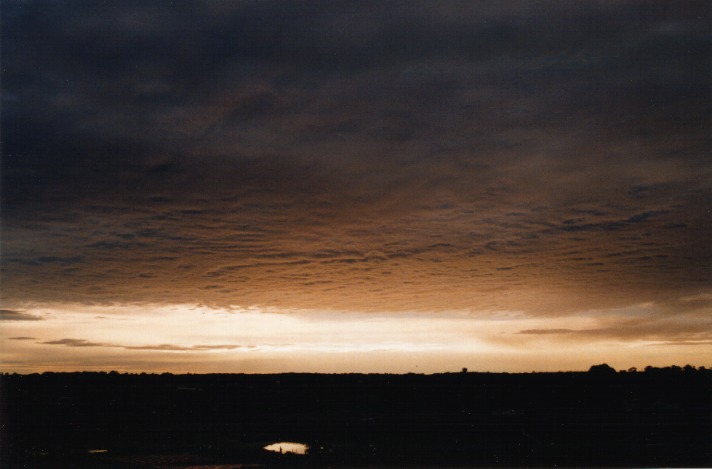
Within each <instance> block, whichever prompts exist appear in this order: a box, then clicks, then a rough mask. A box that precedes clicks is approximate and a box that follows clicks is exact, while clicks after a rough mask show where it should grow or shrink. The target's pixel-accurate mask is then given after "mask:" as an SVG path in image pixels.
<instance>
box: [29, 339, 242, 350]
mask: <svg viewBox="0 0 712 469" xmlns="http://www.w3.org/2000/svg"><path fill="white" fill-rule="evenodd" d="M40 343H41V344H42V345H64V346H66V347H106V348H121V349H125V350H148V351H167V352H204V351H211V350H235V349H238V348H241V347H242V346H240V345H230V344H218V345H191V346H181V345H174V344H158V345H121V344H114V343H105V342H91V341H88V340H84V339H59V340H50V341H46V342H40Z"/></svg>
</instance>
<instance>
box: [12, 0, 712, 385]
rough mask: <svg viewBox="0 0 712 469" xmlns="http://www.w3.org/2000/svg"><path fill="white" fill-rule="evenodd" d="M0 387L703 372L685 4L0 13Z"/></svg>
mask: <svg viewBox="0 0 712 469" xmlns="http://www.w3.org/2000/svg"><path fill="white" fill-rule="evenodd" d="M1 13H2V33H1V34H2V82H1V86H2V107H1V111H2V116H1V117H2V120H1V125H2V129H1V130H2V160H1V163H2V168H1V169H2V170H1V173H0V175H1V178H2V185H1V186H0V188H1V191H2V206H1V212H0V216H1V221H2V223H1V235H2V236H1V238H0V239H1V251H0V253H1V255H0V268H1V270H0V274H1V277H0V279H1V283H0V292H1V293H2V309H1V310H0V366H1V368H2V370H3V371H5V372H21V373H28V372H38V371H75V370H118V371H128V372H141V371H148V372H164V371H168V372H193V373H201V372H245V373H271V372H290V371H295V372H296V371H300V372H301V371H304V372H329V373H332V372H389V373H406V372H422V373H433V372H442V371H458V370H460V369H462V368H463V367H467V368H468V369H470V370H472V371H478V370H479V371H513V372H515V371H534V370H536V371H549V370H585V369H588V367H589V366H591V365H593V364H597V363H604V362H605V363H608V364H610V365H611V366H613V367H615V368H617V369H627V368H629V367H633V366H636V367H644V366H646V365H653V366H667V365H671V364H677V365H683V364H692V365H693V366H712V242H711V240H712V158H711V157H710V155H712V137H711V135H712V132H710V130H711V129H712V34H710V26H711V25H712V8H710V4H709V2H707V1H689V0H683V1H676V2H668V1H662V2H661V1H655V0H652V1H625V0H623V1H615V2H611V1H581V2H578V1H577V2H570V1H536V0H534V1H514V0H507V1H482V2H470V1H451V0H439V1H437V2H435V1H428V2H426V1H417V0H407V1H406V0H402V1H399V0H394V1H385V0H384V1H368V0H366V1H317V0H307V1H303V2H292V1H286V0H282V1H270V0H264V1H248V0H245V1H239V0H238V1H224V2H221V1H182V2H170V3H169V2H164V1H149V0H135V1H106V2H94V1H71V2H66V3H65V2H52V1H48V2H44V1H31V0H9V1H3V2H2V7H1Z"/></svg>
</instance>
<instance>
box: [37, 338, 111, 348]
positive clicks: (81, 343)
mask: <svg viewBox="0 0 712 469" xmlns="http://www.w3.org/2000/svg"><path fill="white" fill-rule="evenodd" d="M41 343H42V344H43V345H64V346H67V347H116V345H112V344H105V343H100V342H90V341H88V340H84V339H59V340H49V341H47V342H41Z"/></svg>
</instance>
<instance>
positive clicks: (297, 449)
mask: <svg viewBox="0 0 712 469" xmlns="http://www.w3.org/2000/svg"><path fill="white" fill-rule="evenodd" d="M265 449H266V450H267V451H274V452H276V453H294V454H307V450H308V449H309V446H308V445H305V444H304V443H294V442H293V441H280V442H278V443H272V444H271V445H267V446H265Z"/></svg>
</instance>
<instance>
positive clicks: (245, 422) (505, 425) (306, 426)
mask: <svg viewBox="0 0 712 469" xmlns="http://www.w3.org/2000/svg"><path fill="white" fill-rule="evenodd" d="M0 380H1V381H0V393H1V394H0V395H1V404H2V407H1V408H0V410H1V412H2V413H1V414H0V415H1V417H0V418H1V419H2V434H1V435H0V436H1V437H2V440H1V441H0V444H1V445H2V446H1V448H2V450H1V453H0V457H1V458H2V459H1V460H0V465H1V466H2V467H137V466H148V467H186V466H204V467H214V466H215V465H219V464H224V465H226V466H225V467H239V466H238V464H255V465H257V466H258V467H259V466H264V467H273V466H290V467H291V466H295V465H299V466H305V467H329V466H371V467H381V466H398V465H402V466H463V467H468V466H469V467H472V466H554V465H558V466H712V445H710V441H712V370H707V369H704V368H700V369H697V368H694V367H689V366H688V367H685V368H679V367H670V368H650V367H648V368H646V370H645V371H633V370H630V371H622V372H616V371H615V370H613V369H611V368H609V367H607V366H605V365H600V366H595V367H592V368H591V370H590V371H589V372H569V373H528V374H499V373H465V372H462V373H445V374H437V375H416V374H409V375H359V374H348V375H320V374H281V375H219V374H212V375H171V374H163V375H147V374H140V375H139V374H119V373H115V372H111V373H43V374H33V375H16V374H13V375H10V374H4V375H2V376H1V377H0ZM280 441H292V442H301V443H305V444H307V445H309V448H310V449H309V451H308V454H306V455H303V456H300V455H293V454H279V453H270V452H268V451H265V450H264V449H262V448H263V447H264V446H265V445H267V444H269V443H273V442H280ZM243 467H244V466H243Z"/></svg>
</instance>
